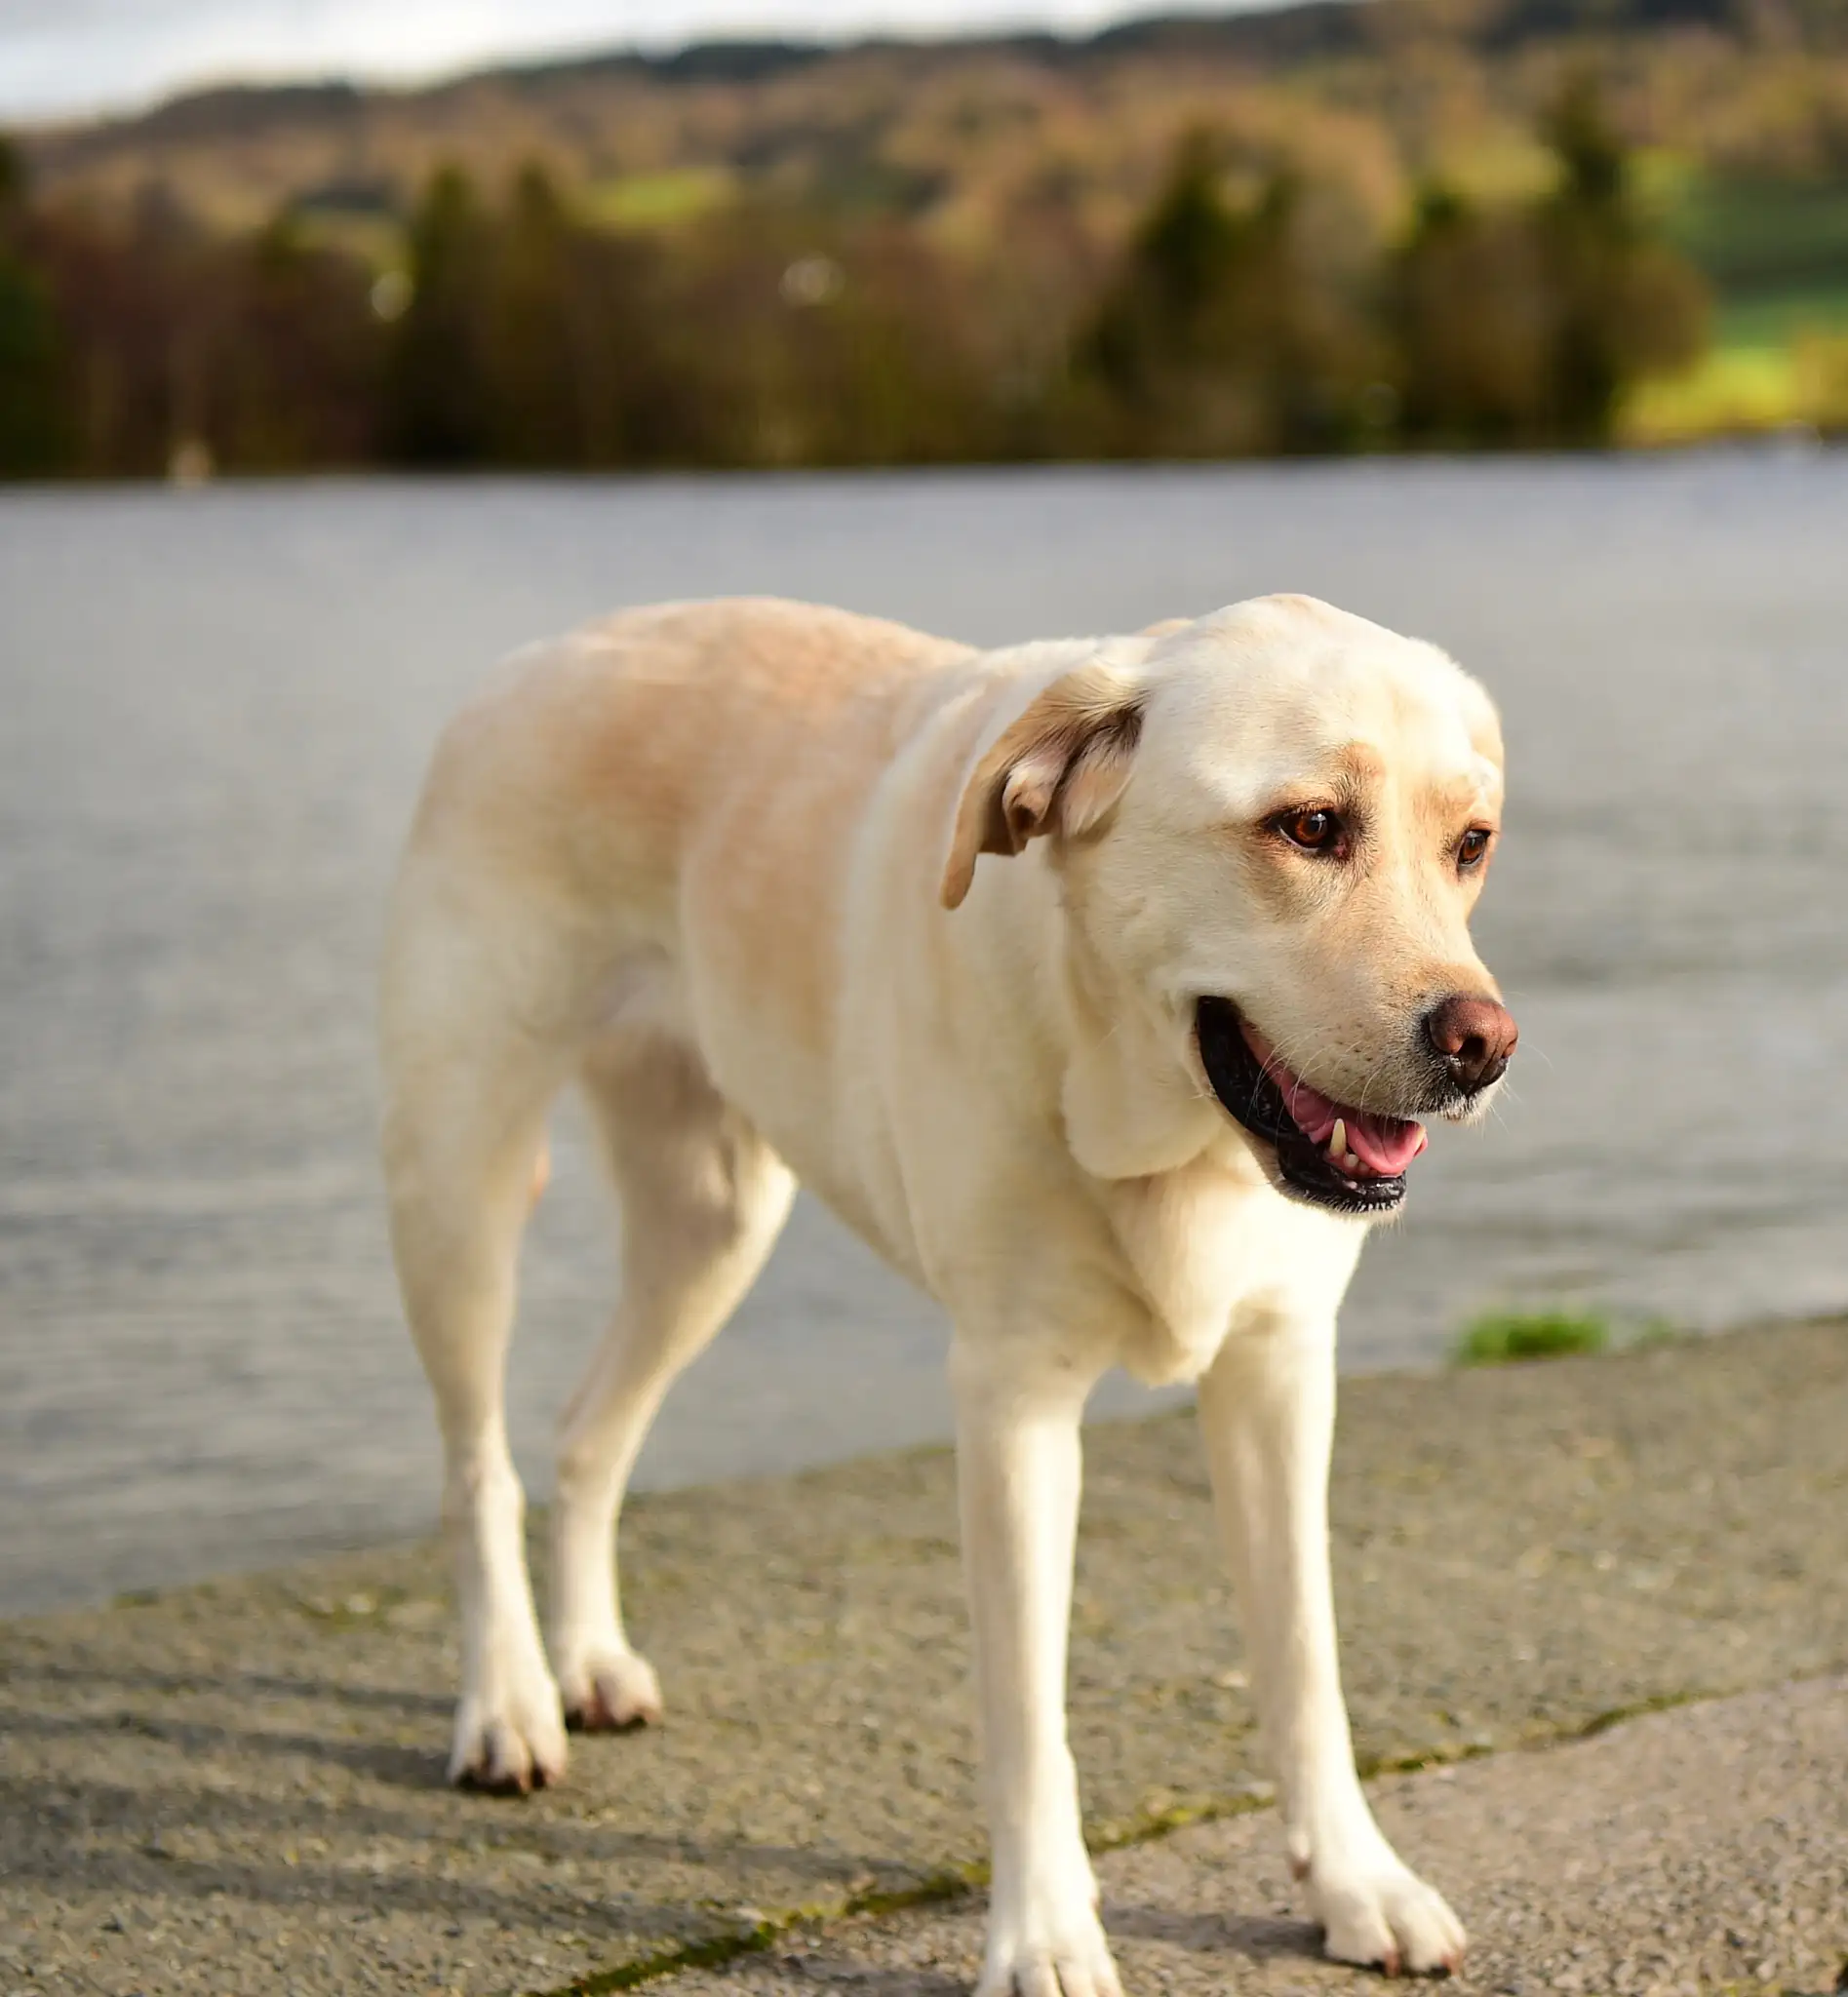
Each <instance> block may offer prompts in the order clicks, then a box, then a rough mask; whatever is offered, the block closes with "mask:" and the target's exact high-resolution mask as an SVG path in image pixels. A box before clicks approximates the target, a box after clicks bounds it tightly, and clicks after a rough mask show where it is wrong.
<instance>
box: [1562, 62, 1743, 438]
mask: <svg viewBox="0 0 1848 1997" xmlns="http://www.w3.org/2000/svg"><path fill="white" fill-rule="evenodd" d="M1544 130H1545V136H1546V137H1547V140H1548V143H1549V144H1550V145H1551V146H1552V148H1553V153H1554V155H1555V157H1556V158H1557V159H1558V162H1559V170H1560V172H1559V184H1558V187H1557V189H1556V191H1555V192H1554V193H1553V196H1552V198H1551V199H1550V200H1548V201H1547V202H1545V203H1544V204H1543V205H1542V206H1541V208H1540V210H1539V213H1538V215H1537V216H1536V224H1537V227H1538V231H1539V239H1540V247H1541V255H1542V258H1543V260H1544V264H1545V268H1546V273H1547V283H1548V289H1549V293H1550V295H1551V308H1552V321H1553V324H1552V331H1551V339H1550V366H1549V381H1548V415H1549V418H1550V422H1549V426H1548V427H1549V430H1550V432H1551V434H1552V436H1553V437H1554V438H1556V439H1557V440H1558V441H1559V442H1561V443H1566V444H1603V443H1606V442H1608V440H1609V438H1610V434H1611V429H1612V424H1613V421H1614V419H1615V417H1616V413H1617V406H1618V399H1619V397H1620V395H1621V394H1622V391H1623V390H1624V388H1625V387H1626V386H1627V385H1628V384H1629V383H1630V382H1631V381H1632V380H1634V379H1636V378H1637V377H1639V376H1641V375H1644V374H1650V373H1659V372H1667V371H1669V370H1671V369H1673V368H1677V367H1683V366H1685V365H1687V364H1688V363H1689V362H1691V361H1693V360H1694V359H1695V358H1697V357H1698V355H1699V354H1700V351H1701V349H1702V346H1703V345H1704V344H1705V340H1706V332H1707V294H1706V288H1705V286H1704V285H1703V284H1702V283H1701V280H1700V278H1699V276H1698V274H1697V273H1696V272H1695V271H1694V269H1693V267H1692V266H1691V265H1690V264H1689V263H1687V262H1686V260H1685V259H1684V258H1682V257H1681V256H1679V255H1676V254H1675V252H1674V251H1673V250H1671V248H1670V247H1669V246H1668V245H1667V244H1666V243H1664V242H1662V241H1660V240H1658V239H1657V238H1656V237H1655V236H1654V235H1652V233H1651V232H1650V230H1649V228H1648V226H1647V224H1646V222H1645V220H1644V218H1643V216H1642V214H1641V212H1640V210H1639V208H1638V205H1637V203H1636V201H1635V198H1634V195H1633V192H1632V176H1631V172H1630V159H1629V155H1628V153H1627V151H1626V149H1625V147H1624V144H1623V141H1622V140H1621V138H1620V137H1618V135H1617V132H1616V130H1615V128H1614V127H1613V126H1612V125H1611V123H1610V120H1609V118H1608V116H1607V114H1606V111H1605V107H1604V104H1603V100H1602V98H1601V97H1600V95H1599V93H1598V90H1597V86H1596V84H1595V83H1594V82H1593V81H1592V79H1591V78H1590V77H1589V76H1581V77H1578V78H1576V79H1574V80H1573V81H1572V82H1570V83H1569V84H1568V85H1567V86H1566V88H1565V89H1564V90H1563V91H1562V92H1561V93H1560V96H1559V98H1558V99H1557V101H1556V102H1555V103H1554V105H1553V110H1552V111H1551V113H1550V114H1549V116H1548V118H1547V121H1546V125H1545V128H1544Z"/></svg>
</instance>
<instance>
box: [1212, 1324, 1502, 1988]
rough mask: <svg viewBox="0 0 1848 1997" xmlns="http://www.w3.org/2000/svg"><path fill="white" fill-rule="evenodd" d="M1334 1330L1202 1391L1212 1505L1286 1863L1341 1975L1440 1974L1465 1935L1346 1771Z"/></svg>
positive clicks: (1229, 1350)
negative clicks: (1238, 1615)
mask: <svg viewBox="0 0 1848 1997" xmlns="http://www.w3.org/2000/svg"><path fill="white" fill-rule="evenodd" d="M1334 1410H1335V1364H1334V1326H1333V1324H1332V1322H1322V1323H1313V1324H1305V1325H1300V1326H1295V1325H1289V1324H1286V1323H1277V1324H1273V1325H1271V1326H1270V1327H1268V1328H1266V1329H1264V1330H1262V1331H1254V1332H1252V1333H1249V1334H1246V1335H1242V1336H1239V1335H1235V1337H1234V1338H1232V1339H1231V1340H1229V1341H1228V1342H1227V1345H1226V1347H1225V1348H1224V1350H1223V1351H1221V1353H1220V1355H1219V1357H1218V1359H1217V1360H1216V1361H1215V1362H1214V1364H1213V1367H1212V1369H1211V1371H1210V1372H1209V1373H1208V1374H1207V1376H1206V1378H1205V1379H1204V1380H1203V1381H1202V1382H1201V1383H1200V1397H1199V1412H1200V1426H1201V1429H1202V1430H1203V1432H1204V1436H1205V1442H1206V1452H1207V1460H1208V1463H1209V1464H1210V1467H1211V1471H1212V1481H1213V1494H1214V1498H1215V1501H1216V1505H1217V1508H1218V1511H1219V1516H1220V1523H1221V1527H1222V1530H1223V1532H1224V1536H1225V1541H1226V1547H1227V1552H1228V1555H1229V1558H1230V1561H1231V1565H1232V1569H1233V1576H1234V1579H1235V1581H1236V1583H1237V1585H1238V1588H1239V1596H1240V1599H1241V1602H1242V1606H1243V1614H1244V1619H1245V1625H1246V1629H1247V1633H1248V1640H1249V1645H1250V1666H1251V1677H1252V1689H1253V1692H1254V1693H1255V1695H1256V1700H1257V1706H1258V1717H1259V1722H1260V1724H1261V1726H1262V1728H1263V1731H1264V1735H1265V1739H1266V1742H1267V1745H1268V1747H1269V1749H1270V1753H1271V1757H1272V1760H1273V1762H1274V1764H1275V1767H1276V1771H1277V1777H1278V1790H1279V1794H1280V1799H1281V1803H1282V1810H1283V1824H1284V1832H1285V1835H1286V1837H1287V1839H1288V1843H1289V1855H1290V1862H1291V1864H1292V1866H1293V1867H1294V1869H1295V1871H1296V1874H1297V1876H1298V1877H1299V1878H1300V1879H1302V1880H1304V1881H1305V1883H1306V1885H1307V1887H1308V1890H1309V1894H1310V1899H1311V1902H1312V1904H1313V1907H1314V1910H1315V1913H1316V1915H1317V1918H1318V1919H1319V1920H1320V1921H1321V1923H1322V1925H1323V1928H1324V1929H1325V1931H1326V1934H1327V1947H1328V1953H1329V1954H1330V1955H1332V1956H1334V1957H1336V1958H1337V1959H1339V1960H1340V1961H1343V1962H1360V1963H1380V1964H1383V1965H1384V1966H1385V1967H1386V1968H1387V1969H1389V1970H1392V1971H1395V1972H1396V1971H1398V1970H1400V1969H1407V1970H1415V1971H1422V1970H1440V1969H1454V1968H1455V1967H1456V1966H1457V1965H1458V1963H1459V1962H1460V1961H1461V1959H1462V1955H1463V1942H1464V1937H1463V1929H1462V1926H1461V1925H1460V1924H1459V1922H1458V1920H1457V1917H1456V1916H1455V1915H1454V1914H1453V1913H1452V1912H1451V1911H1450V1909H1449V1908H1448V1907H1447V1906H1446V1905H1445V1904H1444V1902H1443V1899H1441V1897H1440V1896H1439V1895H1438V1894H1436V1893H1435V1891H1433V1889H1432V1888H1431V1887H1429V1886H1427V1885H1426V1884H1425V1883H1424V1881H1423V1880H1421V1879H1419V1878H1418V1877H1416V1876H1415V1875H1414V1874H1413V1873H1412V1872H1411V1871H1409V1870H1408V1869H1407V1867H1406V1866H1405V1865H1404V1864H1403V1863H1402V1862H1401V1861H1400V1860H1399V1858H1398V1856H1397V1855H1396V1853H1395V1852H1394V1850H1393V1848H1392V1846H1391V1845H1389V1844H1388V1843H1387V1841H1386V1839H1385V1837H1384V1835H1383V1834H1382V1833H1381V1831H1380V1829H1379V1827H1378V1825H1377V1824H1375V1822H1374V1821H1373V1813H1372V1811H1371V1810H1370V1809H1369V1808H1368V1807H1367V1801H1366V1797H1365V1795H1364V1794H1363V1793H1362V1791H1361V1788H1360V1783H1359V1779H1358V1777H1357V1774H1356V1772H1355V1766H1354V1747H1353V1742H1352V1740H1351V1737H1350V1735H1349V1731H1348V1711H1347V1706H1346V1704H1345V1703H1344V1702H1343V1699H1342V1695H1341V1675H1340V1666H1339V1664H1338V1663H1337V1660H1336V1655H1335V1612H1334V1594H1333V1589H1332V1587H1331V1586H1330V1581H1329V1572H1328V1458H1329V1449H1330V1445H1331V1443H1332V1441H1333V1435H1334Z"/></svg>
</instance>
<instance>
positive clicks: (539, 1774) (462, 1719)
mask: <svg viewBox="0 0 1848 1997" xmlns="http://www.w3.org/2000/svg"><path fill="white" fill-rule="evenodd" d="M566 1757H567V1749H566V1745H565V1714H564V1711H563V1708H562V1707H561V1706H560V1704H559V1696H558V1687H557V1686H556V1685H554V1684H553V1683H552V1679H551V1675H550V1673H549V1672H547V1671H546V1670H545V1669H544V1667H543V1666H542V1665H541V1666H536V1667H533V1668H530V1669H528V1670H526V1671H523V1672H521V1673H519V1674H518V1675H517V1677H516V1676H514V1675H512V1674H509V1677H508V1679H507V1681H506V1682H504V1683H502V1684H501V1685H499V1686H497V1687H495V1688H494V1689H492V1690H491V1691H487V1692H480V1693H476V1692H467V1693H464V1694H463V1695H462V1703H460V1705H458V1706H457V1707H456V1709H455V1737H454V1744H453V1746H452V1749H451V1752H450V1781H451V1782H453V1783H455V1784H456V1786H457V1787H459V1788H465V1789H485V1790H487V1791H488V1792H489V1793H490V1794H491V1795H496V1796H524V1795H525V1794H526V1793H527V1792H528V1791H529V1790H530V1789H542V1788H545V1787H547V1786H548V1785H549V1784H551V1783H554V1782H563V1781H564V1779H565V1762H566Z"/></svg>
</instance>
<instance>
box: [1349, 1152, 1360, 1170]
mask: <svg viewBox="0 0 1848 1997" xmlns="http://www.w3.org/2000/svg"><path fill="white" fill-rule="evenodd" d="M1347 1165H1348V1170H1349V1171H1351V1172H1357V1171H1358V1170H1359V1169H1360V1158H1359V1155H1358V1154H1357V1153H1356V1152H1350V1153H1349V1154H1348V1158H1347Z"/></svg>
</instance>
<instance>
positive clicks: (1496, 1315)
mask: <svg viewBox="0 0 1848 1997" xmlns="http://www.w3.org/2000/svg"><path fill="white" fill-rule="evenodd" d="M1610 1344H1611V1327H1610V1323H1609V1320H1608V1319H1606V1318H1603V1317H1600V1316H1598V1315H1596V1314H1595V1313H1594V1312H1579V1311H1485V1312H1483V1313H1482V1315H1481V1316H1480V1317H1476V1318H1474V1319H1472V1320H1471V1322H1470V1323H1468V1324H1466V1325H1465V1326H1464V1328H1463V1332H1462V1335H1461V1336H1460V1337H1459V1338H1458V1340H1457V1342H1456V1345H1455V1347H1454V1348H1453V1349H1452V1351H1451V1355H1450V1356H1451V1361H1452V1363H1453V1364H1455V1365H1458V1366H1505V1365H1507V1364H1508V1363H1509V1362H1510V1361H1511V1360H1514V1359H1562V1358H1564V1357H1566V1356H1567V1355H1568V1354H1569V1353H1573V1352H1601V1351H1606V1350H1608V1348H1609V1347H1610Z"/></svg>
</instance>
